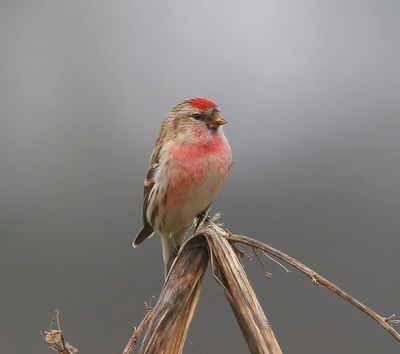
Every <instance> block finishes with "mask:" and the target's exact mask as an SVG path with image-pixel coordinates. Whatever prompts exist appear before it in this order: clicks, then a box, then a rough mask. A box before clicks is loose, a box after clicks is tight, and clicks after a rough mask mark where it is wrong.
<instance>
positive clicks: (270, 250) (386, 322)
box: [227, 231, 400, 342]
mask: <svg viewBox="0 0 400 354" xmlns="http://www.w3.org/2000/svg"><path fill="white" fill-rule="evenodd" d="M227 233H228V235H227V237H228V240H229V241H230V242H232V243H241V244H244V245H247V246H250V247H253V248H256V249H258V250H260V251H262V252H265V253H267V254H269V255H273V256H275V257H277V258H279V259H281V260H283V261H285V262H286V263H288V264H290V265H291V266H293V267H294V268H296V269H298V270H299V271H300V272H302V273H304V274H305V275H307V276H308V277H309V278H310V279H311V280H312V281H313V283H314V284H318V285H322V286H323V287H325V288H327V289H328V290H329V291H331V292H333V293H334V294H336V295H338V296H339V297H341V298H342V299H344V300H346V301H347V302H349V303H350V304H352V305H353V306H355V307H357V308H358V309H359V310H361V311H362V312H364V313H365V314H367V315H368V316H369V317H371V318H372V319H373V320H375V321H376V322H377V323H378V324H379V325H380V326H381V327H383V328H384V329H385V330H386V331H387V332H389V333H390V334H391V335H392V336H393V337H394V338H395V339H396V340H398V341H399V342H400V333H399V332H397V331H396V330H395V329H394V328H393V327H392V326H391V324H392V323H396V321H397V320H394V319H393V315H392V316H390V317H384V316H381V315H380V314H378V313H377V312H375V311H374V310H372V309H371V308H370V307H368V306H366V305H364V304H363V303H362V302H361V301H359V300H357V299H356V298H354V297H353V296H351V295H350V294H348V293H347V292H345V291H344V290H342V289H340V288H339V287H338V286H336V285H335V284H333V283H331V282H330V281H329V280H328V279H326V278H324V277H323V276H321V275H319V274H318V273H317V272H315V271H314V270H312V269H311V268H309V267H307V266H306V265H304V264H303V263H301V262H299V261H298V260H297V259H295V258H293V257H291V256H289V255H287V254H286V253H284V252H282V251H280V250H278V249H277V248H274V247H272V246H269V245H267V244H265V243H263V242H260V241H257V240H254V239H252V238H250V237H247V236H243V235H237V234H231V233H229V232H228V231H227Z"/></svg>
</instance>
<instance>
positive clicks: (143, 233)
mask: <svg viewBox="0 0 400 354" xmlns="http://www.w3.org/2000/svg"><path fill="white" fill-rule="evenodd" d="M153 234H154V229H153V227H152V226H151V225H150V224H147V223H146V224H145V225H144V226H143V229H141V230H140V231H139V232H138V234H137V235H136V237H135V240H134V241H133V242H132V246H133V247H137V246H138V245H139V244H141V243H142V242H143V241H144V240H145V239H146V238H148V237H151V236H153Z"/></svg>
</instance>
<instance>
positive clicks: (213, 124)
mask: <svg viewBox="0 0 400 354" xmlns="http://www.w3.org/2000/svg"><path fill="white" fill-rule="evenodd" d="M226 123H228V122H227V121H226V120H225V119H224V118H222V117H221V115H220V114H219V113H217V114H214V115H213V117H212V118H211V119H210V120H209V121H208V127H209V128H213V129H216V128H218V127H219V126H220V125H223V124H226Z"/></svg>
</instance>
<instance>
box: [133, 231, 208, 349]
mask: <svg viewBox="0 0 400 354" xmlns="http://www.w3.org/2000/svg"><path fill="white" fill-rule="evenodd" d="M208 259H209V257H208V252H207V247H206V244H205V242H204V238H203V237H198V236H195V237H192V238H191V239H190V240H188V241H187V242H186V243H185V246H184V247H182V249H181V251H180V252H179V255H178V257H177V258H176V260H175V262H174V264H173V265H172V267H171V271H170V273H169V274H168V277H167V279H166V281H165V284H164V287H163V289H162V290H161V294H160V297H159V299H158V301H157V304H156V305H155V307H154V314H153V316H152V319H151V321H150V324H149V325H148V327H147V330H146V334H145V337H144V339H143V344H142V347H141V349H140V354H181V353H182V350H183V346H184V343H185V340H186V335H187V332H188V330H189V325H190V321H191V319H192V317H193V314H194V310H195V308H196V305H197V302H198V299H199V296H200V290H201V287H202V284H203V278H204V274H205V272H206V269H207V265H208Z"/></svg>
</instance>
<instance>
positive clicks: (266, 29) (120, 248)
mask: <svg viewBox="0 0 400 354" xmlns="http://www.w3.org/2000/svg"><path fill="white" fill-rule="evenodd" d="M399 33H400V2H398V1H396V0H393V1H378V0H376V1H317V0H315V1H301V2H299V1H290V0H288V1H278V0H275V1H236V2H232V1H211V0H207V1H178V0H175V1H168V2H167V1H164V2H163V1H141V2H139V1H125V0H124V1H118V2H115V1H114V2H111V1H103V0H96V1H89V0H81V1H65V0H59V1H54V0H37V1H30V0H25V1H24V0H12V1H11V0H10V1H7V0H2V1H0V44H1V46H0V53H1V59H0V63H1V64H0V121H1V127H0V176H1V177H0V208H1V213H0V232H1V246H0V280H1V290H0V299H1V301H0V352H1V353H7V354H19V353H33V354H39V353H45V352H50V351H48V349H47V348H46V345H45V343H44V342H42V338H41V336H40V331H41V330H42V329H47V328H48V327H49V322H50V319H51V316H52V314H53V310H54V309H56V308H58V309H59V310H60V312H61V319H62V323H63V327H64V330H65V333H66V335H67V338H68V340H69V341H70V342H71V343H72V344H73V345H75V346H77V347H78V348H79V349H80V352H81V353H97V354H108V353H119V352H121V350H122V348H123V347H124V346H125V344H126V342H127V340H128V338H129V336H130V335H131V333H132V328H133V325H134V324H138V323H139V322H140V321H141V319H142V317H143V315H144V314H145V306H144V302H145V301H148V300H149V299H150V298H151V296H153V295H154V296H156V297H157V296H158V294H159V291H160V288H161V286H162V283H163V268H162V259H161V245H160V240H159V237H158V236H157V237H153V238H152V239H150V240H148V241H146V242H145V243H144V244H143V245H142V246H141V247H139V248H137V249H133V248H132V247H131V242H132V240H133V238H134V235H135V234H136V232H137V231H138V230H139V228H140V226H141V225H140V224H141V215H140V214H141V204H142V188H143V184H142V183H143V179H144V177H145V174H146V170H147V162H148V159H149V156H150V153H151V149H152V146H153V143H154V140H155V138H156V136H157V134H158V129H159V126H160V123H161V120H162V119H163V118H164V116H165V115H166V113H167V111H168V110H169V108H170V107H171V106H173V105H175V104H176V103H177V102H178V101H180V100H181V99H184V98H187V97H193V96H204V97H208V98H211V99H213V100H215V101H216V102H217V103H218V104H219V106H220V108H221V111H222V112H223V114H224V116H225V118H226V119H227V120H228V121H229V124H228V125H226V126H225V133H226V135H227V136H228V137H229V139H230V142H231V145H232V148H233V151H234V158H235V160H236V164H235V165H234V168H233V169H232V172H231V175H230V178H229V180H228V181H227V183H226V185H225V186H224V188H223V190H222V191H221V193H220V195H219V196H218V199H217V200H216V202H215V203H214V206H213V211H221V212H222V213H223V216H222V221H223V222H224V224H225V225H226V226H227V227H229V228H230V229H231V230H233V231H235V232H237V233H243V234H246V235H249V236H252V237H254V238H257V239H259V240H262V241H264V242H267V243H268V244H271V245H273V246H276V247H278V248H280V249H282V250H283V251H285V252H287V253H289V254H290V255H292V256H294V257H296V258H298V259H299V260H301V261H303V262H304V263H306V264H307V265H309V266H310V267H312V268H314V269H315V270H317V271H318V272H320V273H321V274H322V275H324V276H326V277H327V278H328V279H330V280H332V281H333V282H335V283H337V284H338V285H339V286H341V287H342V288H343V289H345V290H347V291H349V292H350V293H351V294H352V295H354V296H356V297H358V298H359V299H360V300H362V301H363V302H365V303H366V304H368V305H369V306H371V307H372V308H374V309H376V310H377V311H378V312H380V313H381V314H383V315H390V314H392V313H393V312H399V311H400V302H399V292H400V283H399V281H398V280H399V265H400V261H399V256H398V255H399V249H400V238H399V227H400V188H399V187H400V140H399V133H400V116H399V113H400V97H399V96H400V95H399V93H400V69H399V63H400V42H399ZM244 264H245V267H246V270H247V271H248V274H249V277H250V278H251V281H252V283H253V285H254V287H255V289H256V291H257V294H258V296H259V298H260V301H261V302H262V305H263V307H264V309H265V312H266V314H267V316H268V317H269V319H270V322H271V323H272V326H273V328H274V330H275V332H276V335H277V337H278V340H279V341H280V343H281V345H282V348H283V351H284V352H285V353H295V354H309V353H324V354H334V353H364V354H368V353H371V354H372V353H385V354H390V353H398V350H399V344H398V343H397V342H396V341H395V340H394V339H393V338H391V337H390V335H388V334H387V333H386V332H384V330H383V329H382V328H380V327H378V325H377V324H375V323H374V322H373V321H372V320H370V319H369V318H368V317H366V316H365V315H364V314H362V313H360V312H359V311H358V310H356V309H355V308H353V307H351V306H350V305H349V304H347V303H345V302H344V301H342V300H340V299H339V298H337V297H335V296H334V295H332V294H331V293H329V292H328V291H326V290H325V289H323V288H320V287H316V286H314V285H313V284H312V283H311V282H310V281H309V280H307V279H306V278H305V277H304V276H303V275H301V274H299V273H298V272H296V271H292V272H291V273H288V274H286V273H285V272H284V271H283V270H282V269H280V268H279V267H277V266H276V265H275V264H274V263H272V262H271V261H269V262H267V268H268V270H269V271H271V272H272V273H273V276H272V279H267V278H266V277H265V276H264V272H263V270H262V268H261V266H260V265H259V264H258V262H257V261H256V260H253V261H244ZM247 352H248V350H247V346H246V344H245V342H244V340H243V338H242V336H241V333H240V330H239V328H238V326H237V324H236V322H235V319H234V317H233V315H232V314H231V311H230V308H229V306H228V305H227V301H226V300H225V298H224V296H223V293H222V291H221V290H220V289H219V288H218V286H217V285H216V283H215V281H214V280H213V279H212V277H211V276H210V274H208V276H207V277H206V284H205V288H204V291H203V293H202V296H201V300H200V304H199V307H198V310H197V312H196V315H195V318H194V321H193V325H192V327H191V330H190V333H189V339H188V341H187V345H186V350H185V353H190V354H201V353H219V354H221V353H224V354H225V353H235V354H236V353H247Z"/></svg>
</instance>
